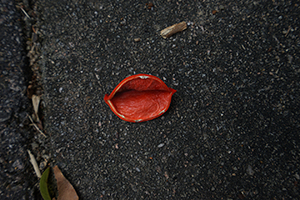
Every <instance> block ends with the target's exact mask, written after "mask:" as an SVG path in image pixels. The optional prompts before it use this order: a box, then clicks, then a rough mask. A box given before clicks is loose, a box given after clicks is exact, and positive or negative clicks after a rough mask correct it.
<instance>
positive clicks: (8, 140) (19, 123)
mask: <svg viewBox="0 0 300 200" xmlns="http://www.w3.org/2000/svg"><path fill="white" fill-rule="evenodd" d="M21 19H22V17H21V15H20V13H19V11H18V10H17V9H16V6H15V4H14V2H12V1H0V134H1V138H0V199H1V200H2V199H3V200H5V199H20V200H21V199H28V198H29V197H30V196H31V197H32V195H31V194H32V193H31V191H33V190H29V188H33V185H34V184H35V182H36V180H35V179H34V178H30V177H31V174H32V169H31V166H30V163H29V162H28V155H27V151H26V150H27V149H28V148H29V147H28V146H29V145H28V144H29V143H30V141H31V139H32V138H33V137H34V136H33V132H31V128H30V127H29V120H28V117H27V116H28V115H29V114H30V108H31V106H30V105H31V104H30V100H29V99H28V98H27V96H26V87H27V83H28V77H29V74H30V73H29V72H30V68H28V64H27V61H28V59H26V51H25V48H24V47H25V36H24V34H23V29H22V25H21Z"/></svg>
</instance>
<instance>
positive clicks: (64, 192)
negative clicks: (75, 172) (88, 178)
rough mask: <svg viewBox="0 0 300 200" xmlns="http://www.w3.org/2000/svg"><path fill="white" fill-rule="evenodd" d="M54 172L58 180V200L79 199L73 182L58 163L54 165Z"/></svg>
mask: <svg viewBox="0 0 300 200" xmlns="http://www.w3.org/2000/svg"><path fill="white" fill-rule="evenodd" d="M53 172H54V175H55V178H56V181H57V190H58V198H57V200H78V199H79V197H78V196H77V193H76V191H75V189H74V188H73V186H72V185H71V183H70V182H69V181H68V180H67V179H66V178H65V177H64V175H63V174H62V173H61V171H60V170H59V168H58V167H57V165H55V166H54V167H53Z"/></svg>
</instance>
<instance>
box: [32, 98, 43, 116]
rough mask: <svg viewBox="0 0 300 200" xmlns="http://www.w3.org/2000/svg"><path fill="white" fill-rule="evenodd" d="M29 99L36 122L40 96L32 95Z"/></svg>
mask: <svg viewBox="0 0 300 200" xmlns="http://www.w3.org/2000/svg"><path fill="white" fill-rule="evenodd" d="M31 100H32V105H33V110H34V115H35V119H36V121H37V122H39V121H40V119H39V115H38V112H39V104H40V101H41V97H40V96H37V95H32V99H31Z"/></svg>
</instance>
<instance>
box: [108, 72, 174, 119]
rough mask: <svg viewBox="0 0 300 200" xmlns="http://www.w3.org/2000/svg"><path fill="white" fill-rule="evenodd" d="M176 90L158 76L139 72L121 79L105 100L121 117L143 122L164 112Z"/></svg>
mask: <svg viewBox="0 0 300 200" xmlns="http://www.w3.org/2000/svg"><path fill="white" fill-rule="evenodd" d="M175 92H176V90H174V89H172V88H169V87H168V86H167V85H166V84H165V83H164V82H163V81H162V80H161V79H159V78H158V77H156V76H152V75H148V74H137V75H133V76H129V77H127V78H125V79H124V80H123V81H121V83H119V84H118V85H117V87H116V88H115V89H114V90H113V91H112V93H111V94H110V95H108V94H106V95H105V97H104V101H105V102H106V103H107V104H108V105H109V107H110V109H111V110H112V111H113V112H114V113H115V114H116V115H117V116H118V117H120V118H121V119H123V120H125V121H128V122H143V121H148V120H151V119H154V118H157V117H159V116H161V115H162V114H164V113H165V112H166V111H167V110H168V108H169V106H170V103H171V98H172V95H173V94H174V93H175Z"/></svg>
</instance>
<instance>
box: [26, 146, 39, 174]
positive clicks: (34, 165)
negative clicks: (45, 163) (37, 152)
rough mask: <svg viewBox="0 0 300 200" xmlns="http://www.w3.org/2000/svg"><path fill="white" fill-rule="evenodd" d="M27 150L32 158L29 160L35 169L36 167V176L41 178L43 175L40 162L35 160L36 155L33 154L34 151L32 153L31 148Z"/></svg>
mask: <svg viewBox="0 0 300 200" xmlns="http://www.w3.org/2000/svg"><path fill="white" fill-rule="evenodd" d="M27 152H28V154H29V157H30V160H29V161H30V162H31V164H32V166H33V169H34V171H35V174H36V176H37V177H38V178H41V177H42V175H41V172H40V169H39V167H38V164H37V162H36V160H35V157H34V155H32V153H31V151H30V150H27Z"/></svg>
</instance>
